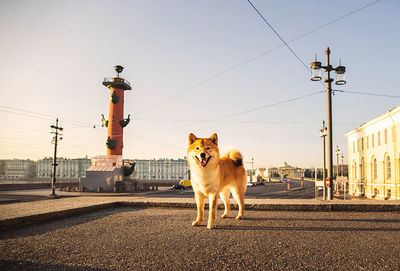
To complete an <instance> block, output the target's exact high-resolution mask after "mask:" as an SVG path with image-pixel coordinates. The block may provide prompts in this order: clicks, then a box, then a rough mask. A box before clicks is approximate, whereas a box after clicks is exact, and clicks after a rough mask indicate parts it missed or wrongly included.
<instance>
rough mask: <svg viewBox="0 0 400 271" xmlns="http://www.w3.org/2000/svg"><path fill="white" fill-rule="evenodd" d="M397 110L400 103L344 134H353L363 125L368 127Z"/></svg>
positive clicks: (399, 108)
mask: <svg viewBox="0 0 400 271" xmlns="http://www.w3.org/2000/svg"><path fill="white" fill-rule="evenodd" d="M399 112H400V105H398V106H395V107H393V108H392V109H390V110H389V111H386V112H385V113H383V114H382V115H380V116H378V117H376V118H374V119H372V120H369V121H367V122H365V123H363V124H361V125H360V126H358V127H357V128H355V129H353V130H350V131H348V132H347V133H345V134H344V135H345V136H346V137H347V136H349V135H351V134H353V133H355V132H358V131H360V130H362V129H363V128H365V127H368V126H370V125H373V124H375V123H377V122H378V121H380V120H382V119H384V118H385V117H387V116H391V115H393V114H396V113H399Z"/></svg>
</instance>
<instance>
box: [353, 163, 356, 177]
mask: <svg viewBox="0 0 400 271" xmlns="http://www.w3.org/2000/svg"><path fill="white" fill-rule="evenodd" d="M353 177H354V180H356V179H357V163H356V162H354V166H353Z"/></svg>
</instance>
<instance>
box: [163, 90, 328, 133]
mask: <svg viewBox="0 0 400 271" xmlns="http://www.w3.org/2000/svg"><path fill="white" fill-rule="evenodd" d="M322 92H323V91H322V90H320V91H316V92H312V93H308V94H306V95H302V96H298V97H294V98H290V99H287V100H283V101H280V102H276V103H272V104H268V105H263V106H259V107H256V108H252V109H248V110H244V111H240V112H236V113H231V114H228V115H223V116H219V117H216V118H212V119H207V120H200V121H197V122H194V123H190V124H183V125H178V126H174V127H169V128H168V129H165V130H164V131H167V130H171V129H176V128H180V127H184V126H189V125H195V124H200V123H206V122H213V121H215V120H219V119H224V118H228V117H233V116H237V115H242V114H247V113H250V112H255V111H259V110H262V109H267V108H271V107H274V106H277V105H281V104H285V103H289V102H293V101H297V100H301V99H304V98H307V97H310V96H313V95H316V94H319V93H322ZM158 135H162V134H158Z"/></svg>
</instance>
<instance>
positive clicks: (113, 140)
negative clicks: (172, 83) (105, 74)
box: [102, 65, 132, 156]
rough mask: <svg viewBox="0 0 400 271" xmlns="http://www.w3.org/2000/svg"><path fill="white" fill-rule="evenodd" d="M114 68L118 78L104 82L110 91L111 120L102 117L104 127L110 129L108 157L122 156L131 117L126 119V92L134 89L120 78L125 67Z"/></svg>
mask: <svg viewBox="0 0 400 271" xmlns="http://www.w3.org/2000/svg"><path fill="white" fill-rule="evenodd" d="M114 68H115V71H116V72H117V77H114V78H104V81H103V85H104V86H106V87H108V88H109V89H110V110H109V114H108V118H109V119H108V120H107V121H106V120H105V119H104V115H102V121H103V125H104V126H106V127H108V138H107V142H106V145H107V156H110V155H122V148H123V135H124V133H123V131H124V127H125V126H126V125H128V123H129V121H130V115H128V118H126V119H124V91H125V90H131V89H132V88H131V86H130V83H129V82H128V81H127V80H125V79H124V78H121V77H119V74H120V73H121V72H122V71H123V70H124V67H122V66H120V65H117V66H115V67H114Z"/></svg>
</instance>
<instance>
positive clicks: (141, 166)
mask: <svg viewBox="0 0 400 271" xmlns="http://www.w3.org/2000/svg"><path fill="white" fill-rule="evenodd" d="M132 162H134V163H136V166H135V172H136V174H137V178H138V179H139V180H151V181H162V180H169V181H179V180H183V179H188V178H189V176H188V174H189V168H188V164H187V161H186V159H176V160H174V159H158V160H156V159H152V160H138V159H136V160H135V159H134V160H132Z"/></svg>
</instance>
